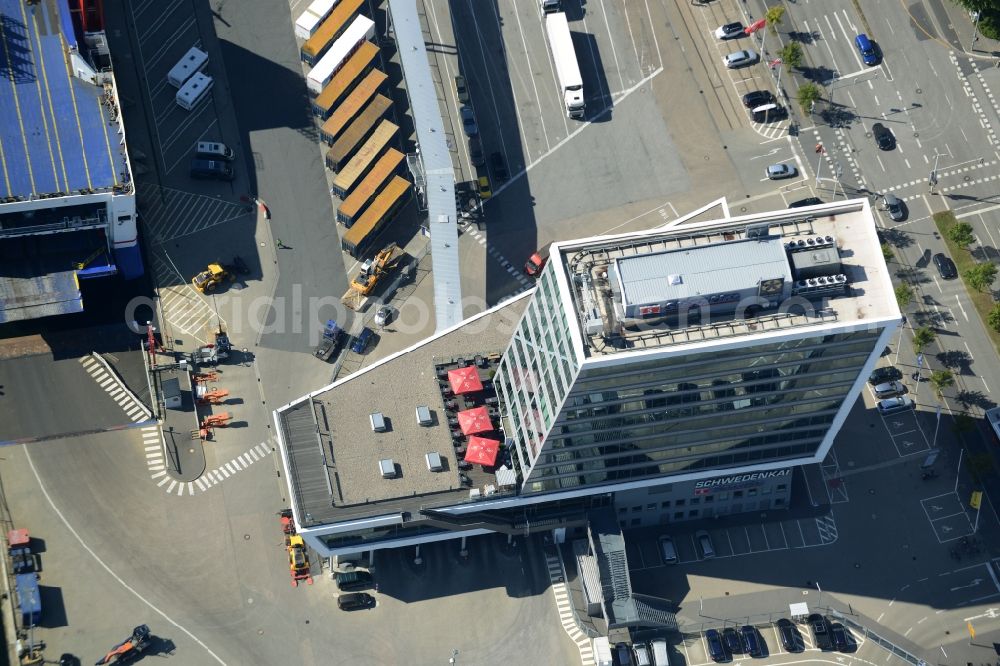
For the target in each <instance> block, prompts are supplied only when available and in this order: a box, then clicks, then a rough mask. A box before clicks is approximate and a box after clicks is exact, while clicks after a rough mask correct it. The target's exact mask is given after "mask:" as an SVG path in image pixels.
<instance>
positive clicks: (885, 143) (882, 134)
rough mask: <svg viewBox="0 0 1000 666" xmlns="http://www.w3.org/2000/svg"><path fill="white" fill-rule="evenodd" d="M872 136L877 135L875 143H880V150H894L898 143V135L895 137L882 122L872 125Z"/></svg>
mask: <svg viewBox="0 0 1000 666" xmlns="http://www.w3.org/2000/svg"><path fill="white" fill-rule="evenodd" d="M872 136H874V137H875V143H876V144H878V147H879V149H880V150H892V149H893V147H895V145H896V137H894V136H893V135H892V131H891V130H890V129H889V128H888V127H886V126H885V125H883V124H882V123H875V124H874V125H872Z"/></svg>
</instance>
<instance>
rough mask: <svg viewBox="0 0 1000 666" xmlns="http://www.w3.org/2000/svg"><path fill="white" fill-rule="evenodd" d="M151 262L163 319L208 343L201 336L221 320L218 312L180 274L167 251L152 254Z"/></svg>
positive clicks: (186, 333)
mask: <svg viewBox="0 0 1000 666" xmlns="http://www.w3.org/2000/svg"><path fill="white" fill-rule="evenodd" d="M152 265H153V275H154V276H155V280H156V285H157V290H158V292H159V295H160V305H161V307H162V309H163V316H164V318H165V319H166V320H167V322H168V323H170V325H171V326H173V327H175V328H177V329H178V330H179V331H181V332H183V333H184V334H185V335H190V336H194V337H195V338H197V339H198V340H199V341H201V342H203V343H204V342H207V341H206V340H205V338H203V337H201V336H202V335H204V334H205V331H206V330H207V329H208V328H210V325H211V324H213V323H214V322H215V321H217V320H218V315H217V314H216V312H215V311H214V310H213V309H212V308H211V307H210V306H209V304H208V302H207V301H206V300H205V299H204V298H203V297H202V296H201V295H200V294H199V293H198V292H197V291H196V290H195V288H194V287H192V286H191V283H190V282H189V281H188V280H187V279H186V278H185V277H184V276H183V275H181V273H180V271H178V270H177V268H176V266H175V265H174V263H173V261H172V260H171V259H170V256H169V255H168V254H167V253H166V252H165V251H162V250H161V251H159V252H154V253H153V260H152ZM222 323H224V322H222Z"/></svg>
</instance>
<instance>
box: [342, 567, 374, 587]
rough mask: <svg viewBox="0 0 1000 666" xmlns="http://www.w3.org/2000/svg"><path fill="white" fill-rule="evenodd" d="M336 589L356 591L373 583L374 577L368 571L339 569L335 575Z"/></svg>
mask: <svg viewBox="0 0 1000 666" xmlns="http://www.w3.org/2000/svg"><path fill="white" fill-rule="evenodd" d="M334 578H335V580H336V583H337V589H339V590H341V591H342V592H356V591H357V590H365V589H368V588H369V587H372V586H373V585H375V577H374V576H372V575H371V573H370V572H368V571H363V570H361V569H358V570H355V571H341V572H339V573H338V574H337V575H336V576H335V577H334Z"/></svg>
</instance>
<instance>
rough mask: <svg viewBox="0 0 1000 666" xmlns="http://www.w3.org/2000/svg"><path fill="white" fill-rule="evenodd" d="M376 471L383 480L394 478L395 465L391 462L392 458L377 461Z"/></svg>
mask: <svg viewBox="0 0 1000 666" xmlns="http://www.w3.org/2000/svg"><path fill="white" fill-rule="evenodd" d="M378 471H379V472H380V473H381V474H382V478H383V479H391V478H393V477H395V476H396V463H394V462H393V460H392V458H386V459H384V460H379V461H378Z"/></svg>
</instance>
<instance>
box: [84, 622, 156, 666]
mask: <svg viewBox="0 0 1000 666" xmlns="http://www.w3.org/2000/svg"><path fill="white" fill-rule="evenodd" d="M151 642H152V641H151V640H150V637H149V627H148V626H146V625H144V624H140V625H139V626H138V627H136V628H135V629H133V630H132V635H131V636H129V637H128V638H126V639H125V640H123V641H122V642H121V643H119V644H118V645H116V646H114V647H113V648H111V650H110V651H109V652H108V653H107V654H106V655H104V656H103V657H102V658H100V659H98V660H97V661H96V662H94V666H102V665H103V664H127V663H129V662H131V661H132V660H133V659H135V658H137V657H138V656H139V655H140V654H141V653H142V652H143V651H144V650H145V649H146V648H148V647H149V645H150V643H151Z"/></svg>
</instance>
